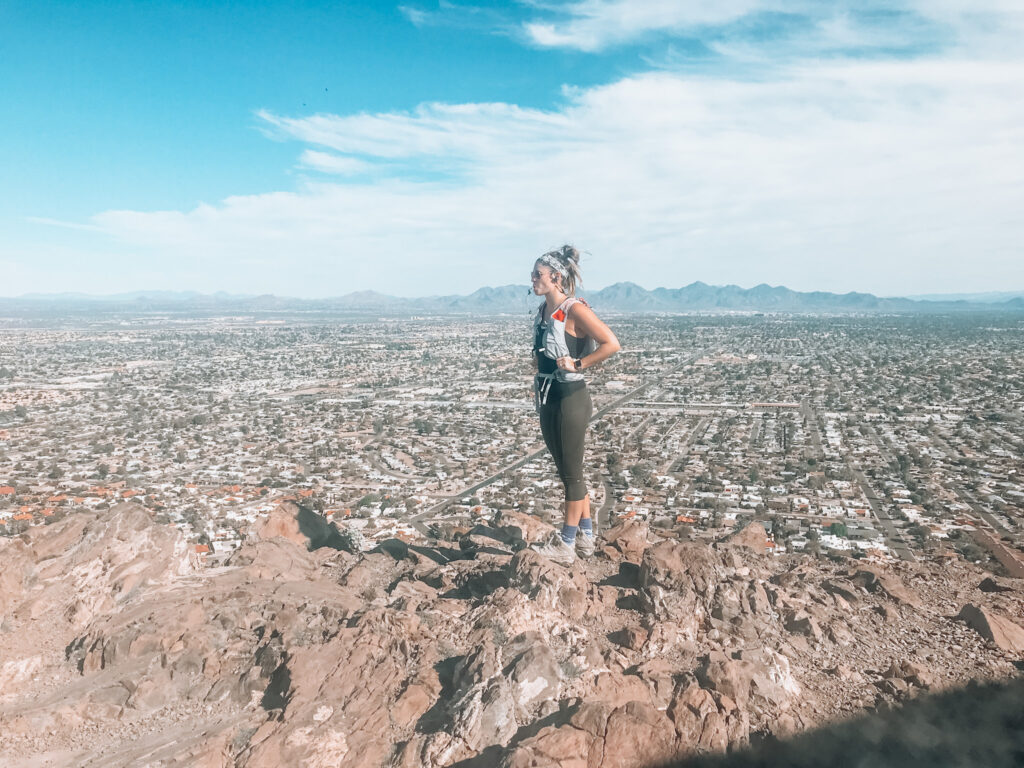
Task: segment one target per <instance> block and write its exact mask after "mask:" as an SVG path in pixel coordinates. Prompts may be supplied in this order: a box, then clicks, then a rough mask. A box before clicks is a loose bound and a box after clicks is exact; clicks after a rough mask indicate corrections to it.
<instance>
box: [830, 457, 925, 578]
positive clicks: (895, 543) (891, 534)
mask: <svg viewBox="0 0 1024 768" xmlns="http://www.w3.org/2000/svg"><path fill="white" fill-rule="evenodd" d="M846 458H847V466H848V467H849V468H850V471H851V472H853V476H854V477H855V478H857V482H858V483H859V484H860V490H861V493H863V494H864V496H865V497H866V498H867V500H868V504H869V505H870V506H871V511H872V513H874V515H875V518H876V519H877V520H878V524H879V526H880V527H881V529H882V531H883V532H884V533H885V537H886V543H887V544H888V546H889V549H891V550H892V551H893V552H895V553H896V554H897V555H899V557H900V559H901V560H907V561H909V562H914V561H915V560H917V557H915V556H914V553H913V551H912V550H911V549H910V546H909V545H908V544H907V542H906V539H904V538H903V534H902V533H901V532H900V530H899V529H898V528H897V527H896V524H895V523H894V522H893V520H892V518H891V517H889V515H888V513H886V511H885V509H884V508H883V507H882V504H881V499H880V498H879V497H878V496H876V495H875V491H874V489H873V488H872V487H871V484H870V483H869V482H868V479H867V478H866V477H865V476H864V473H863V472H862V471H861V469H860V467H858V466H856V465H854V464H853V463H852V462H851V461H850V460H849V457H848V456H847V457H846Z"/></svg>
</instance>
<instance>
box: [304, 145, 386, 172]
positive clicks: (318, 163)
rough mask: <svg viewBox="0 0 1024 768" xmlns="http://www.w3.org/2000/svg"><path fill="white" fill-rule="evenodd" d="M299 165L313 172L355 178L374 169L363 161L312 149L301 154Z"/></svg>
mask: <svg viewBox="0 0 1024 768" xmlns="http://www.w3.org/2000/svg"><path fill="white" fill-rule="evenodd" d="M299 164H300V165H302V166H303V167H305V168H310V169H312V170H314V171H320V172H321V173H332V174H336V175H338V176H355V175H357V174H360V173H367V172H369V171H371V170H373V169H374V166H373V165H371V164H370V163H367V162H366V161H365V160H360V159H358V158H355V157H344V156H342V155H332V154H330V153H329V152H317V151H316V150H313V149H307V150H306V151H305V152H303V153H302V156H301V157H300V158H299Z"/></svg>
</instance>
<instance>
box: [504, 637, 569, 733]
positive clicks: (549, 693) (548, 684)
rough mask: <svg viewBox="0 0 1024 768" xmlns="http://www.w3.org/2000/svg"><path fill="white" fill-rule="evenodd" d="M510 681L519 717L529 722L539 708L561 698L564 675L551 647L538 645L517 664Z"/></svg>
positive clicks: (510, 673)
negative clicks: (542, 704)
mask: <svg viewBox="0 0 1024 768" xmlns="http://www.w3.org/2000/svg"><path fill="white" fill-rule="evenodd" d="M508 678H509V684H510V685H511V688H512V699H513V701H514V702H515V705H516V713H517V717H518V718H521V719H522V720H523V721H524V722H529V719H530V718H529V715H531V714H532V710H533V708H534V707H535V706H536V705H537V704H540V703H542V702H545V701H551V700H554V699H557V698H558V690H559V686H560V685H561V681H562V673H561V670H560V669H559V666H558V661H557V659H555V654H554V653H553V652H552V651H551V647H550V646H549V645H547V644H546V643H537V644H536V645H534V646H533V647H531V648H530V649H529V650H527V651H526V652H525V653H523V654H522V655H521V656H520V657H519V658H518V659H517V660H516V661H515V663H514V664H513V665H512V668H511V670H509V672H508Z"/></svg>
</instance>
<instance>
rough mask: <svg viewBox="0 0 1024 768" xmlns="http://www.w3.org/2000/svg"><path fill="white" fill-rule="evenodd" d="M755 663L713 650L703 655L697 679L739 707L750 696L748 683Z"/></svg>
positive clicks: (744, 704)
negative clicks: (731, 657) (732, 657)
mask: <svg viewBox="0 0 1024 768" xmlns="http://www.w3.org/2000/svg"><path fill="white" fill-rule="evenodd" d="M755 671H757V670H756V667H755V665H754V664H753V663H752V662H749V661H741V660H736V659H730V658H729V657H728V656H726V655H725V654H724V653H720V652H713V653H710V654H708V655H707V656H705V657H704V658H703V659H702V661H701V666H700V667H699V668H698V669H697V672H696V674H697V679H698V680H700V681H701V684H702V685H704V686H705V687H707V688H711V689H712V690H716V691H718V692H720V693H722V694H725V695H726V696H728V697H729V698H730V699H732V700H733V701H734V702H736V704H737V705H738V706H740V707H745V706H746V704H747V700H748V699H749V698H750V684H751V679H752V677H753V674H754V672H755Z"/></svg>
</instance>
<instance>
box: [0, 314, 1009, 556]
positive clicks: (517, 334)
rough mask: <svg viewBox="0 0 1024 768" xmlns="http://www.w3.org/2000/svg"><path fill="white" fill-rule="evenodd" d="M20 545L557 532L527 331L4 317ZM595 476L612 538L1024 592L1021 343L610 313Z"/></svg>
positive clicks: (200, 550) (920, 324)
mask: <svg viewBox="0 0 1024 768" xmlns="http://www.w3.org/2000/svg"><path fill="white" fill-rule="evenodd" d="M0 322H2V323H3V327H4V333H3V334H2V335H0V345H2V346H0V535H4V536H16V535H18V534H19V533H21V532H22V531H24V530H25V529H26V528H27V527H29V526H34V525H46V524H48V523H51V522H53V521H55V520H57V519H60V518H62V517H64V516H67V515H74V514H77V513H79V512H82V511H87V510H96V509H105V508H108V507H110V506H112V505H114V504H116V503H120V502H122V501H125V500H132V501H135V502H137V503H140V504H142V505H144V506H145V508H146V509H147V510H148V511H149V512H150V514H151V515H152V516H153V519H154V520H156V521H158V522H159V523H161V524H166V525H169V526H176V527H178V528H179V529H181V530H182V531H183V532H184V533H185V534H186V536H187V538H188V540H189V541H190V542H191V545H192V546H194V547H195V548H196V554H197V556H199V557H200V558H201V559H202V560H203V561H205V562H208V563H210V564H213V563H216V562H219V561H221V560H222V559H223V558H224V557H225V556H227V555H228V554H230V552H231V551H233V549H234V548H236V547H237V546H238V545H239V543H240V541H241V540H242V537H243V533H244V531H245V530H246V529H247V528H248V527H250V526H251V525H252V524H253V523H254V522H256V521H257V520H258V519H259V518H260V517H261V516H264V515H266V514H268V513H269V512H270V511H271V510H272V509H274V508H275V507H276V506H277V505H279V504H280V503H282V502H284V501H293V502H295V503H297V504H299V505H303V506H306V507H309V508H310V509H312V510H314V511H315V512H317V513H318V514H320V515H322V516H324V517H325V518H326V519H328V520H330V521H333V522H334V523H335V524H336V525H337V526H338V527H339V528H340V529H343V530H345V529H348V530H351V531H358V532H359V540H360V541H361V542H362V546H363V547H365V548H371V547H373V546H374V544H375V542H377V541H380V540H382V539H385V538H391V537H400V538H404V539H406V540H408V541H417V540H427V539H431V540H436V539H449V540H450V539H454V538H457V537H458V536H460V535H461V534H462V533H465V532H466V531H468V530H470V529H472V527H473V526H474V525H476V524H478V523H480V522H484V521H488V520H491V519H492V518H493V517H494V516H495V515H497V514H499V513H502V512H511V511H514V512H521V513H526V514H531V515H536V516H539V517H541V518H545V519H548V520H550V521H555V520H558V519H560V516H561V509H560V504H561V501H560V500H561V488H560V484H559V482H558V479H557V476H556V474H555V472H554V467H553V464H552V462H551V460H550V457H549V456H548V454H547V452H546V450H545V449H544V445H543V442H542V440H541V436H540V430H539V428H538V424H537V418H536V415H535V413H534V410H533V404H532V396H531V381H532V374H533V368H532V361H531V357H530V348H529V323H530V318H529V316H527V315H525V314H524V315H523V316H514V315H507V314H506V315H496V316H493V317H475V316H424V317H407V318H401V317H380V318H377V317H367V316H365V315H363V316H353V315H350V316H342V315H337V316H332V315H328V314H324V315H319V316H315V317H307V316H300V315H296V314H291V315H288V314H274V313H270V312H268V313H266V314H265V315H260V314H257V315H253V316H242V317H235V316H231V317H214V316H209V317H208V316H202V317H190V316H184V315H176V314H174V313H164V314H162V315H153V314H145V313H139V314H137V315H131V314H123V313H122V314H111V315H90V316H86V317H81V316H72V317H64V318H59V319H57V320H52V321H48V322H46V323H41V322H37V321H34V320H32V319H31V318H19V317H11V318H4V319H2V320H0ZM608 322H609V324H610V325H611V326H613V327H614V329H615V332H616V334H617V335H618V337H619V339H620V341H621V343H622V347H623V349H622V352H621V353H620V354H619V355H617V356H616V357H615V358H613V359H612V360H611V361H609V362H608V363H607V364H606V365H604V366H603V367H600V368H598V369H595V370H593V371H592V372H588V382H589V386H590V390H591V393H592V396H593V399H594V407H595V416H594V419H593V422H592V424H591V427H590V431H589V435H588V444H587V460H586V463H585V465H586V467H587V469H588V485H589V488H590V493H591V500H592V506H593V508H594V509H595V510H597V511H598V515H597V517H598V522H599V526H600V527H602V528H605V527H607V526H608V525H610V524H611V523H613V522H614V521H615V520H617V519H619V518H622V517H638V518H643V519H646V520H647V522H648V524H649V525H650V526H651V527H652V528H654V529H658V530H659V532H660V534H661V535H662V536H664V537H675V538H680V539H701V538H703V539H708V540H714V539H717V538H720V537H722V536H725V535H727V534H728V533H729V531H730V530H735V529H740V528H742V527H744V526H745V525H746V523H747V522H749V521H751V520H758V521H760V522H761V523H762V525H763V526H764V529H765V530H766V531H767V532H768V535H769V539H768V541H766V542H765V546H766V547H767V548H768V550H769V551H771V552H774V553H777V554H782V553H787V552H806V553H808V554H812V555H816V556H829V557H850V558H857V559H867V560H887V559H895V558H898V559H903V560H914V559H919V558H943V557H959V558H964V559H968V560H970V561H972V562H980V563H984V564H985V565H986V567H989V568H991V569H993V570H995V571H998V572H1008V573H1010V574H1011V575H1018V576H1019V575H1021V574H1022V573H1024V566H1022V565H1021V563H1022V561H1024V552H1022V549H1024V529H1022V525H1024V460H1022V457H1024V429H1022V428H1021V427H1022V420H1024V373H1022V371H1024V365H1021V360H1020V349H1021V348H1022V347H1021V335H1022V332H1024V328H1022V323H1021V321H1020V319H1018V318H1017V316H1016V315H1003V316H1001V317H995V318H994V317H989V316H984V315H977V314H970V315H964V316H960V317H945V316H935V317H922V316H900V315H886V316H850V315H844V316H835V317H828V316H801V315H783V314H779V315H772V314H765V313H724V314H717V315H711V314H703V315H701V314H695V315H619V316H616V315H614V314H613V315H610V316H609V317H608Z"/></svg>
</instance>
